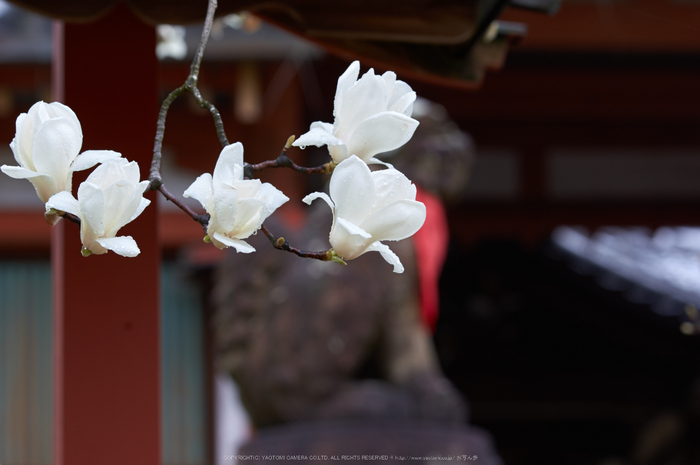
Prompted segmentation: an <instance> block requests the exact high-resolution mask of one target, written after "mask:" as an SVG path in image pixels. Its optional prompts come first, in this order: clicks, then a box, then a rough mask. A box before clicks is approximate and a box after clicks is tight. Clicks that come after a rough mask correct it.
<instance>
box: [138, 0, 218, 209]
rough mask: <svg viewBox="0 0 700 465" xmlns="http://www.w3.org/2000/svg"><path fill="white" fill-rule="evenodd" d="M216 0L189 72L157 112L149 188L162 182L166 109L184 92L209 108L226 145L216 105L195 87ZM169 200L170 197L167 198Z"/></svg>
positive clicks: (210, 5) (208, 13)
mask: <svg viewBox="0 0 700 465" xmlns="http://www.w3.org/2000/svg"><path fill="white" fill-rule="evenodd" d="M216 7H217V0H209V5H208V7H207V16H206V19H205V20H204V28H203V29H202V36H201V38H200V40H199V46H198V47H197V51H196V52H195V55H194V59H193V60H192V65H191V66H190V74H189V75H188V76H187V79H186V80H185V83H184V84H183V85H182V86H180V87H179V88H177V89H175V90H174V91H172V92H171V93H170V94H169V95H168V96H167V97H166V98H165V100H163V103H162V104H161V107H160V112H159V113H158V122H157V125H156V137H155V142H154V144H153V159H152V161H151V170H150V173H149V176H148V180H149V181H150V185H149V189H150V190H159V189H160V186H161V184H163V177H162V175H161V172H160V169H161V160H162V158H163V153H162V151H163V137H164V135H165V119H166V117H167V116H168V110H169V109H170V105H171V104H172V103H173V102H174V101H175V99H177V98H178V97H179V96H180V95H182V94H183V93H185V92H189V93H191V94H192V96H193V97H194V99H195V100H196V102H197V104H198V105H199V106H200V107H202V108H206V109H207V110H209V112H210V113H211V115H212V118H214V125H215V126H216V133H217V135H218V137H219V141H220V142H221V145H222V146H223V147H225V146H227V145H228V139H227V138H226V134H225V133H224V124H223V121H222V120H221V115H220V114H219V111H218V110H217V109H216V107H215V106H214V105H213V104H212V103H210V102H208V101H206V100H205V99H203V98H202V95H201V93H200V92H199V89H198V88H197V80H198V79H199V69H200V66H201V64H202V57H203V56H204V48H205V47H206V45H207V42H208V41H209V35H210V33H211V27H212V24H213V22H214V12H216ZM168 200H170V199H168Z"/></svg>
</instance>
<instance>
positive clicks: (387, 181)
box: [372, 168, 416, 211]
mask: <svg viewBox="0 0 700 465" xmlns="http://www.w3.org/2000/svg"><path fill="white" fill-rule="evenodd" d="M372 181H373V182H374V192H375V194H374V204H373V206H372V211H374V210H376V209H378V208H380V207H382V206H384V205H386V204H388V203H391V202H396V201H397V200H415V199H416V186H415V185H414V184H413V183H412V182H411V181H410V180H409V179H408V178H407V177H406V176H405V175H404V174H403V173H402V172H400V171H399V170H396V169H393V168H392V169H387V170H380V171H372Z"/></svg>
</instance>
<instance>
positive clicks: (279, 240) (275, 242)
mask: <svg viewBox="0 0 700 465" xmlns="http://www.w3.org/2000/svg"><path fill="white" fill-rule="evenodd" d="M260 230H261V231H262V232H263V233H264V234H265V236H267V239H268V240H269V241H270V244H272V246H273V247H274V248H275V249H277V250H284V251H287V252H291V253H293V254H295V255H297V256H299V257H303V258H313V259H316V260H321V261H324V262H329V261H335V260H333V255H334V254H333V253H332V249H331V250H324V251H323V252H307V251H305V250H300V249H297V248H296V247H292V246H291V245H289V242H287V241H286V240H285V238H284V237H275V235H274V234H272V233H271V232H270V231H269V230H268V229H267V228H266V227H265V226H262V227H261V228H260Z"/></svg>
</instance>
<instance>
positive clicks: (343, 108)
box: [293, 61, 418, 163]
mask: <svg viewBox="0 0 700 465" xmlns="http://www.w3.org/2000/svg"><path fill="white" fill-rule="evenodd" d="M359 73H360V62H358V61H355V62H353V63H352V64H351V65H350V66H349V67H348V69H347V70H346V71H345V72H344V73H343V75H342V76H340V78H339V79H338V87H337V89H336V91H335V102H334V109H333V116H334V118H335V120H334V122H333V124H330V123H322V122H320V121H316V122H315V123H312V124H311V130H310V131H309V132H307V133H306V134H304V135H302V136H301V137H299V139H297V140H296V141H295V142H294V144H293V145H296V146H300V147H305V146H307V145H315V146H317V147H320V146H322V145H327V146H328V151H329V152H330V154H331V157H332V158H333V161H335V162H336V163H340V162H341V161H343V160H345V159H346V158H348V157H349V156H350V155H357V156H358V157H359V158H361V159H362V160H364V161H365V162H367V163H380V162H379V160H377V159H376V158H374V156H375V155H376V154H378V153H383V152H388V151H390V150H394V149H397V148H399V147H401V146H402V145H404V144H405V143H406V142H408V141H409V139H410V138H411V136H413V132H414V131H415V130H416V128H417V127H418V121H416V120H415V119H413V118H411V113H412V112H413V102H414V101H415V100H416V93H415V92H413V91H412V90H411V87H410V86H409V85H408V84H406V83H405V82H403V81H397V80H396V74H395V73H393V72H391V71H387V72H386V73H384V74H383V75H381V76H377V75H375V74H374V70H372V69H370V70H369V71H367V72H366V73H365V74H364V75H363V76H362V77H361V78H360V79H359V80H358V79H357V76H358V75H359Z"/></svg>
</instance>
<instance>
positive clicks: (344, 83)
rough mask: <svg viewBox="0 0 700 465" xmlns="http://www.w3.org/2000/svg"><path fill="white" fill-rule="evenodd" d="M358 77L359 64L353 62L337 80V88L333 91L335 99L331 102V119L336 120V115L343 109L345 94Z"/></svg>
mask: <svg viewBox="0 0 700 465" xmlns="http://www.w3.org/2000/svg"><path fill="white" fill-rule="evenodd" d="M359 75H360V62H359V61H357V60H355V61H353V62H352V63H350V66H348V69H346V70H345V72H344V73H343V74H341V75H340V77H339V78H338V86H337V87H336V89H335V99H334V101H333V117H335V118H337V117H338V113H339V112H340V110H341V108H342V107H343V100H344V96H345V93H346V92H347V91H348V89H350V87H352V86H353V84H355V82H357V77H358V76H359Z"/></svg>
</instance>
